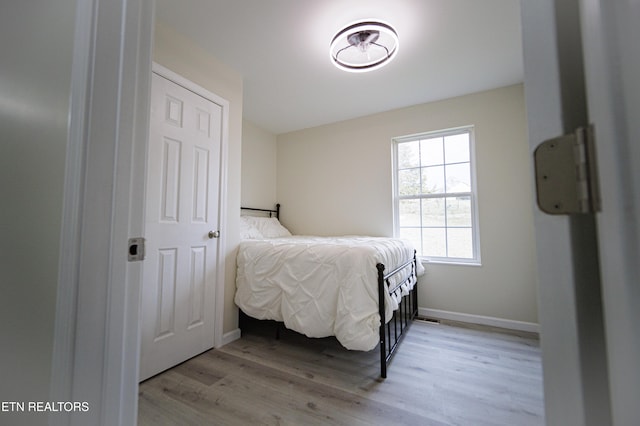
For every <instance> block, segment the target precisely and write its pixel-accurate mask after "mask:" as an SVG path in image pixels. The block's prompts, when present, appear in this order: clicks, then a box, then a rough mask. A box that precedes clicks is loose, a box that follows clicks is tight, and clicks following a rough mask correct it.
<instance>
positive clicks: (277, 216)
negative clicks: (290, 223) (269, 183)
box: [240, 203, 280, 220]
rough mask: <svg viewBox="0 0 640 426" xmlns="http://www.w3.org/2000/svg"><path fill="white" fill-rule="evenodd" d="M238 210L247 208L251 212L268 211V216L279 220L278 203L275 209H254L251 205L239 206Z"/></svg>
mask: <svg viewBox="0 0 640 426" xmlns="http://www.w3.org/2000/svg"><path fill="white" fill-rule="evenodd" d="M240 210H249V211H252V212H263V213H269V217H274V216H275V218H276V219H278V220H280V203H278V204H276V209H275V210H270V209H254V208H253V207H240Z"/></svg>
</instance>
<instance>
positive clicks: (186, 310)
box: [140, 73, 222, 380]
mask: <svg viewBox="0 0 640 426" xmlns="http://www.w3.org/2000/svg"><path fill="white" fill-rule="evenodd" d="M221 135H222V107H221V106H220V105H218V104H216V103H214V102H213V101H211V100H209V99H205V98H204V97H202V96H200V95H198V94H196V93H194V92H193V91H191V90H188V89H186V88H184V87H182V86H180V85H178V84H176V83H175V82H173V81H170V80H168V79H167V78H164V77H162V76H160V75H158V74H156V73H154V74H153V77H152V87H151V116H150V132H149V155H148V165H147V186H146V194H147V195H146V232H145V233H146V259H145V262H144V268H143V289H142V324H141V358H140V380H144V379H146V378H149V377H151V376H153V375H155V374H157V373H159V372H161V371H163V370H166V369H167V368H170V367H172V366H174V365H176V364H178V363H180V362H182V361H184V360H186V359H189V358H191V357H193V356H195V355H197V354H199V353H201V352H203V351H206V350H207V349H210V348H212V347H213V345H214V334H215V327H214V318H215V312H214V306H215V304H214V302H215V300H214V299H215V289H216V282H215V280H216V277H217V276H218V274H217V273H216V269H217V266H218V265H216V261H217V259H218V255H217V251H218V249H219V248H218V242H219V240H218V238H217V237H218V235H219V233H218V229H219V228H218V224H219V208H218V207H219V194H220V164H221V163H220V159H221V155H220V152H221V150H220V148H221Z"/></svg>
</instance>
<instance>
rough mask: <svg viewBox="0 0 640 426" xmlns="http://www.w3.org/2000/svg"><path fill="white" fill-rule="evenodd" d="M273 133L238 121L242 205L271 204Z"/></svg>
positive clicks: (273, 190) (273, 198) (273, 197)
mask: <svg viewBox="0 0 640 426" xmlns="http://www.w3.org/2000/svg"><path fill="white" fill-rule="evenodd" d="M276 141H277V140H276V135H274V134H273V133H270V132H268V131H267V130H264V129H262V128H261V127H258V126H256V125H255V124H253V123H252V122H250V121H247V120H244V121H243V122H242V195H241V203H242V206H243V207H254V208H260V209H267V208H269V209H270V208H273V206H274V205H275V203H276V202H277V199H276V153H277V145H276Z"/></svg>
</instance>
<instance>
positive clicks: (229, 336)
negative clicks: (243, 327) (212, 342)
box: [220, 328, 240, 346]
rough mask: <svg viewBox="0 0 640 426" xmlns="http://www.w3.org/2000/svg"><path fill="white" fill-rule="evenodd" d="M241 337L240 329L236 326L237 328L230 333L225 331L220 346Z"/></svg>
mask: <svg viewBox="0 0 640 426" xmlns="http://www.w3.org/2000/svg"><path fill="white" fill-rule="evenodd" d="M239 338H240V329H239V328H236V329H235V330H231V331H230V332H228V333H224V334H223V335H222V343H221V344H220V346H224V345H226V344H227V343H231V342H233V341H234V340H238V339H239Z"/></svg>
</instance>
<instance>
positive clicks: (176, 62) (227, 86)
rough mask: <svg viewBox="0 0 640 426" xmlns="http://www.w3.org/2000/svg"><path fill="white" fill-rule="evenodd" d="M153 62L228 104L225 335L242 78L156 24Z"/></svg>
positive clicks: (234, 316)
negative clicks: (226, 101)
mask: <svg viewBox="0 0 640 426" xmlns="http://www.w3.org/2000/svg"><path fill="white" fill-rule="evenodd" d="M153 59H154V61H155V62H157V63H159V64H160V65H163V66H164V67H166V68H168V69H170V70H171V71H173V72H175V73H177V74H180V75H181V76H183V77H185V78H187V79H188V80H191V81H193V82H194V83H196V84H198V85H200V86H202V87H203V88H205V89H207V90H209V91H211V92H213V93H215V94H216V95H218V96H220V97H222V98H224V99H226V100H228V101H229V107H230V112H229V150H228V163H227V165H228V175H227V212H226V217H227V227H226V229H222V230H221V232H224V233H225V241H226V247H225V248H223V250H224V251H225V292H224V293H225V294H224V299H225V302H224V306H225V310H224V325H223V332H224V333H227V332H230V331H232V330H235V329H236V328H237V327H238V310H237V308H236V306H235V304H234V303H233V297H234V295H235V287H236V284H235V278H236V251H237V247H238V243H239V224H238V221H239V219H238V218H239V213H238V212H239V210H240V167H241V145H242V77H241V76H240V75H239V74H238V73H237V72H235V71H234V70H232V69H230V68H229V67H227V66H226V65H224V64H222V63H221V62H219V61H218V60H217V59H216V58H214V57H213V56H212V55H211V54H210V53H208V52H206V51H205V50H203V49H202V48H201V47H200V46H198V45H197V44H195V43H194V42H193V41H192V40H190V39H188V38H186V37H184V36H182V35H181V34H179V33H177V32H176V31H175V30H173V29H172V28H171V27H169V26H167V25H166V24H163V23H161V22H158V23H157V24H156V28H155V46H154V52H153Z"/></svg>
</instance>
